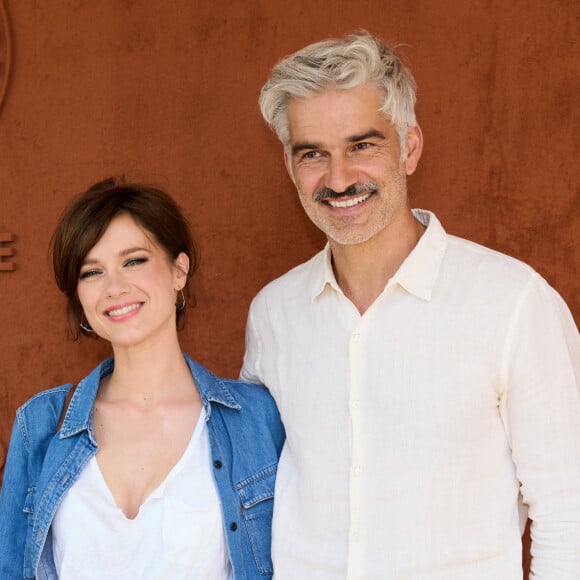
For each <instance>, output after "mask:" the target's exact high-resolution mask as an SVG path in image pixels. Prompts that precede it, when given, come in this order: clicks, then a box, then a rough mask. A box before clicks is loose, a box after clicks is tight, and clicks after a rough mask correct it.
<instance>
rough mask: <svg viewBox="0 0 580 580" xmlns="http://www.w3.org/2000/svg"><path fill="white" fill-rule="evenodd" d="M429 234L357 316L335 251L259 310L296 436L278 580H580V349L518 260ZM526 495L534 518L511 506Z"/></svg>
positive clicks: (257, 349) (260, 346)
mask: <svg viewBox="0 0 580 580" xmlns="http://www.w3.org/2000/svg"><path fill="white" fill-rule="evenodd" d="M414 214H415V216H416V217H417V218H418V219H420V220H421V221H422V222H423V223H424V224H425V225H427V224H428V228H427V229H426V231H425V232H424V234H423V236H422V237H421V239H420V241H419V242H418V244H417V245H416V247H415V248H414V249H413V251H412V252H411V254H410V255H409V256H408V257H407V259H406V260H405V262H404V263H403V264H402V265H401V267H400V269H399V270H398V272H397V273H396V274H395V276H393V278H392V279H391V280H390V281H389V282H388V284H387V285H386V287H385V289H384V291H383V292H382V294H381V295H380V296H379V297H378V298H377V299H376V301H375V302H374V303H373V304H372V306H371V307H370V308H369V309H368V310H367V311H366V312H365V313H364V315H362V316H361V315H360V313H359V312H358V311H357V309H356V308H355V306H354V305H353V304H352V303H351V302H350V301H349V300H348V299H347V298H346V297H345V296H344V294H343V293H342V291H341V290H340V288H339V287H338V285H337V283H336V280H335V277H334V275H333V271H332V266H331V262H330V257H331V256H330V250H329V248H328V246H327V247H326V249H325V250H324V251H322V252H321V253H319V254H317V255H316V256H315V257H314V258H312V259H311V260H310V261H309V262H306V263H305V264H302V265H300V266H298V267H297V268H295V269H293V270H291V271H290V272H288V273H287V274H286V275H284V276H282V277H281V278H279V279H278V280H275V281H274V282H272V283H270V284H269V285H268V286H266V288H264V289H263V290H262V291H261V292H260V293H259V294H258V296H257V297H256V298H255V300H254V302H253V303H252V306H251V309H250V314H249V318H248V325H247V334H246V341H247V342H246V349H247V350H246V355H245V359H244V367H243V369H242V373H241V376H242V377H243V378H244V379H246V380H251V381H261V382H263V383H264V384H266V385H267V386H268V388H269V389H270V391H271V392H272V394H273V396H274V398H275V399H276V402H277V404H278V406H279V409H280V412H281V415H282V420H283V422H284V424H285V427H286V434H287V440H286V444H285V447H284V450H283V453H282V457H281V459H280V465H279V468H278V479H277V485H276V501H275V507H274V524H273V525H274V529H273V558H274V571H275V577H276V580H295V579H296V578H307V579H308V580H323V579H324V580H334V579H336V580H339V579H341V580H342V579H345V578H346V579H348V580H355V579H357V580H358V579H364V580H372V579H381V580H385V579H403V578H405V579H411V578H412V579H413V580H418V579H425V580H427V579H428V580H467V579H469V580H480V579H481V580H512V579H513V580H516V579H520V580H521V578H522V557H521V553H522V546H521V533H522V530H523V527H524V524H525V520H526V512H527V510H528V509H529V516H530V518H532V519H533V527H532V537H533V547H532V550H533V554H534V559H533V572H532V574H531V578H532V579H540V578H542V579H548V580H578V579H580V394H579V388H578V383H577V381H578V378H579V377H580V338H579V335H578V330H577V328H576V326H575V324H574V321H573V319H572V317H571V314H570V312H569V310H568V308H567V307H566V305H565V304H564V302H563V301H562V299H561V298H560V296H559V295H558V294H557V293H556V292H555V291H554V290H553V289H552V288H551V287H550V286H548V284H547V283H546V282H545V281H544V280H543V279H542V278H541V277H540V276H539V275H538V274H537V273H536V272H534V271H533V270H532V269H531V268H529V267H528V266H526V265H525V264H523V263H521V262H519V261H517V260H515V259H512V258H509V257H507V256H504V255H502V254H499V253H497V252H494V251H492V250H489V249H487V248H484V247H481V246H479V245H477V244H474V243H471V242H468V241H466V240H463V239H460V238H457V237H454V236H449V235H447V234H446V233H445V232H444V230H443V228H442V227H441V224H440V223H439V221H438V220H437V218H436V217H435V216H434V215H433V214H431V213H430V212H424V211H421V210H414ZM520 491H521V496H523V501H524V502H525V504H527V505H526V506H524V505H521V504H520V503H519V502H518V494H519V492H520Z"/></svg>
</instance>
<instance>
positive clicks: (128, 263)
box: [125, 258, 147, 266]
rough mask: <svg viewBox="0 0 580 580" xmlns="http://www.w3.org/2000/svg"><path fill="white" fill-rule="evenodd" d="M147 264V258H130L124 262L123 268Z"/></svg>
mask: <svg viewBox="0 0 580 580" xmlns="http://www.w3.org/2000/svg"><path fill="white" fill-rule="evenodd" d="M145 262H147V258H131V259H130V260H127V261H126V262H125V266H139V264H144V263H145Z"/></svg>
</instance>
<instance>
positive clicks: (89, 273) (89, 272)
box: [79, 270, 100, 280]
mask: <svg viewBox="0 0 580 580" xmlns="http://www.w3.org/2000/svg"><path fill="white" fill-rule="evenodd" d="M98 274H100V272H99V270H85V271H84V272H81V273H80V276H79V278H80V279H81V280H86V279H88V278H92V277H93V276H97V275H98Z"/></svg>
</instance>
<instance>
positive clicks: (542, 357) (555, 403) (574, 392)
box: [504, 277, 580, 580]
mask: <svg viewBox="0 0 580 580" xmlns="http://www.w3.org/2000/svg"><path fill="white" fill-rule="evenodd" d="M505 352H506V358H505V361H504V362H505V364H504V368H505V373H506V376H505V384H506V385H507V391H506V393H507V397H506V412H507V424H508V426H509V427H508V432H509V436H510V439H511V446H512V457H513V460H514V463H515V465H516V470H517V475H518V479H519V480H520V483H521V493H522V497H523V500H524V502H525V503H526V504H527V505H528V507H529V512H528V513H529V517H530V519H531V520H532V526H531V537H532V546H531V553H532V566H531V574H530V580H532V579H535V578H537V579H540V578H558V579H559V580H577V579H578V578H580V392H579V388H578V387H579V385H578V380H579V378H580V338H579V335H578V330H577V328H576V326H575V324H574V320H573V318H572V316H571V314H570V311H569V310H568V308H567V307H566V305H565V304H564V302H563V301H562V299H561V298H560V296H559V295H558V294H557V293H556V292H555V291H554V290H553V289H552V288H550V287H549V286H548V284H547V283H545V282H544V281H543V280H542V279H540V278H539V277H538V278H537V279H536V280H532V281H531V283H530V284H529V285H528V287H527V289H526V291H525V292H524V294H523V295H522V297H521V300H520V302H519V304H518V306H517V308H516V309H515V312H514V315H513V318H512V324H511V332H510V335H509V336H508V340H507V343H506V351H505Z"/></svg>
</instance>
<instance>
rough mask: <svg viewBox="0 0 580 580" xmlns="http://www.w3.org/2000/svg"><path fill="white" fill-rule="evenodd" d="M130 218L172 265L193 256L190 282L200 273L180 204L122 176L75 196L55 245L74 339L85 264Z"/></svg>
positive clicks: (179, 317)
mask: <svg viewBox="0 0 580 580" xmlns="http://www.w3.org/2000/svg"><path fill="white" fill-rule="evenodd" d="M121 212H123V213H127V214H129V215H130V216H131V217H132V218H133V219H134V220H135V221H136V222H137V223H138V224H139V225H140V226H142V227H143V228H144V229H145V230H146V231H147V232H148V233H149V234H151V235H152V236H153V239H154V240H155V241H156V242H157V243H158V244H159V246H160V247H161V248H162V249H163V250H164V251H165V252H166V254H167V256H168V258H169V259H170V260H172V261H173V260H175V258H177V256H178V255H179V254H180V253H181V252H184V253H185V254H187V256H188V257H189V272H188V273H187V277H188V278H190V277H191V276H192V275H193V273H194V272H195V270H196V269H197V262H198V251H197V248H196V246H195V244H194V242H193V239H192V236H191V232H190V229H189V224H188V222H187V219H186V218H185V216H184V215H183V213H182V211H181V209H180V208H179V206H178V205H177V204H176V203H175V201H174V200H173V199H172V198H171V197H170V196H169V195H168V194H167V193H166V192H165V191H163V190H161V189H159V188H157V187H153V186H149V185H145V184H140V183H126V182H125V180H124V178H123V177H119V178H116V177H110V178H108V179H106V180H104V181H100V182H99V183H96V184H95V185H93V186H91V187H90V188H89V189H88V190H87V191H86V192H84V193H81V194H79V195H78V196H76V197H75V198H74V199H73V200H72V202H71V203H70V204H69V205H68V206H67V207H66V208H65V210H64V212H63V214H62V216H61V218H60V220H59V222H58V224H57V226H56V229H55V231H54V233H53V235H52V238H51V242H50V252H51V255H52V267H53V272H54V278H55V280H56V284H57V286H58V287H59V288H60V290H61V291H62V292H63V293H64V294H65V295H66V297H67V299H68V305H67V311H68V317H69V322H70V323H71V330H72V335H73V337H74V339H75V340H76V339H78V337H79V336H80V334H81V332H82V333H83V334H87V335H90V336H94V335H93V334H92V333H87V332H86V331H85V330H82V329H81V328H80V327H79V323H80V321H81V316H82V314H83V309H82V306H81V303H80V301H79V298H78V294H77V284H78V280H79V274H80V271H81V267H82V265H83V262H84V259H85V257H86V256H87V254H88V253H89V252H90V251H91V249H92V248H93V247H94V245H95V244H96V243H97V242H98V241H99V240H100V238H101V236H102V235H103V234H104V233H105V230H106V229H107V227H108V226H109V224H110V223H111V221H112V220H113V218H114V217H115V216H117V215H118V214H119V213H121ZM189 286H190V285H189V284H186V285H185V287H184V288H183V293H184V297H185V300H186V302H187V304H192V303H193V304H195V300H194V297H193V294H192V293H191V290H190V287H189ZM184 315H185V309H179V308H178V309H177V310H176V322H177V328H178V329H179V328H182V327H183V325H184V322H185V319H184Z"/></svg>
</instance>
